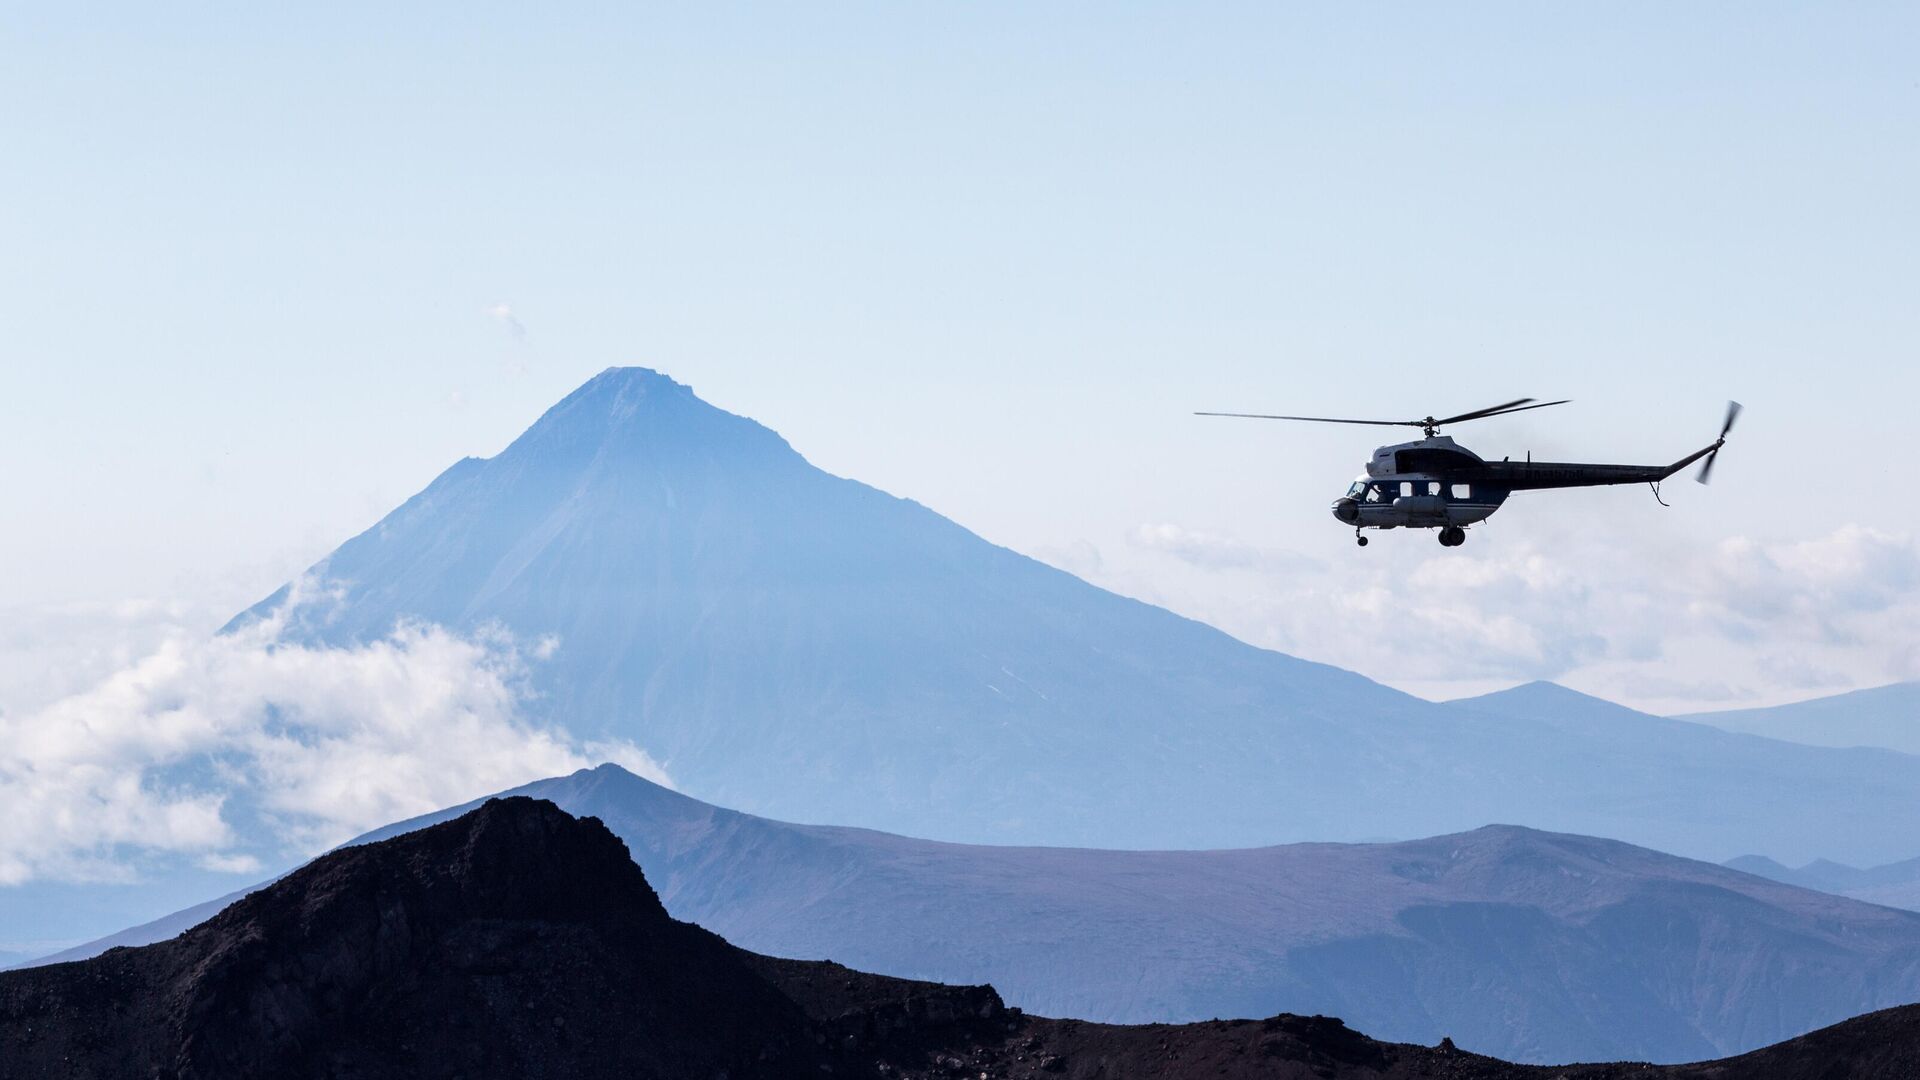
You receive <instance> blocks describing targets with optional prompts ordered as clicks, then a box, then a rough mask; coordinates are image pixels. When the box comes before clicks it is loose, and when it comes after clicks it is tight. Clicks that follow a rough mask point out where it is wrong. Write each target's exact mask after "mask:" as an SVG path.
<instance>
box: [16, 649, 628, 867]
mask: <svg viewBox="0 0 1920 1080" xmlns="http://www.w3.org/2000/svg"><path fill="white" fill-rule="evenodd" d="M284 618H285V613H284V612H283V613H282V614H281V615H280V616H277V617H275V618H272V619H267V620H262V621H261V622H258V623H256V624H254V625H253V626H250V627H247V628H246V629H244V630H242V631H240V632H237V633H234V634H230V635H225V636H220V637H211V638H209V637H204V636H193V635H188V634H174V635H172V636H170V637H168V638H167V639H166V640H165V641H164V642H163V643H162V644H161V645H160V646H159V647H158V648H157V649H155V650H154V651H152V652H151V653H150V654H148V655H147V656H145V657H144V658H142V659H140V660H138V661H137V662H135V663H132V664H130V665H128V666H127V667H125V668H123V669H121V670H120V671H118V672H115V673H114V674H112V675H111V676H109V677H107V678H105V679H104V680H103V681H101V682H100V683H99V684H98V685H96V686H94V687H92V688H91V689H88V690H85V691H83V692H80V693H76V694H72V695H70V696H68V697H65V698H62V699H60V700H57V701H55V702H53V703H51V704H48V705H46V706H44V707H42V708H39V709H37V710H34V711H32V712H26V713H20V714H17V715H9V716H5V717H0V805H4V806H5V807H6V811H7V812H6V815H5V817H4V818H3V819H0V884H8V883H18V882H22V881H26V880H29V879H33V878H58V879H67V880H103V879H124V878H126V877H127V876H129V874H130V873H131V870H130V866H131V865H133V863H134V862H135V861H137V860H138V859H139V858H140V857H144V856H152V855H155V854H170V855H180V856H186V857H190V858H192V859H194V860H195V861H196V862H197V863H198V864H200V865H202V866H206V867H209V868H214V869H222V870H228V871H231V872H239V871H240V870H241V869H243V868H245V867H246V866H247V865H248V860H257V859H258V855H256V854H254V853H253V852H251V851H247V850H243V849H244V848H245V847H247V846H248V844H249V842H252V841H256V840H257V838H258V833H259V831H260V827H261V826H265V827H266V828H267V829H268V830H269V831H271V832H272V833H273V834H274V835H277V836H278V837H280V838H281V839H282V840H283V841H284V842H285V843H286V844H287V847H285V848H283V849H278V850H275V851H274V853H273V854H275V855H276V856H281V855H288V854H290V855H305V854H311V853H313V852H315V851H317V850H320V849H322V848H324V847H326V846H329V845H331V844H334V843H338V842H339V841H341V840H344V839H347V838H349V837H351V836H352V835H354V834H356V833H358V832H361V831H364V830H366V829H368V828H371V827H374V826H377V825H381V824H384V823H387V822H390V821H394V820H398V819H401V818H405V817H409V816H412V815H415V814H420V813H425V812H427V811H430V810H434V809H438V808H440V807H443V806H448V805H453V804H456V803H459V802H462V801H465V800H468V799H472V798H475V797H478V796H480V795H484V794H487V793H489V792H493V791H497V790H500V789H503V788H507V787H512V786H515V785H517V784H521V783H525V782H527V781H529V780H534V779H538V778H540V777H545V776H552V775H556V774H561V773H567V772H571V771H573V770H575V769H579V768H582V767H585V766H588V765H592V764H596V763H598V762H601V761H608V760H611V761H615V762H618V763H619V764H621V765H623V766H625V767H627V768H629V769H631V770H633V771H634V772H636V773H639V774H641V775H644V776H649V777H651V778H652V779H655V780H658V781H661V782H665V781H666V777H665V775H664V774H663V773H662V771H661V770H660V768H659V767H658V766H657V765H656V764H655V763H654V762H653V761H652V760H651V759H650V758H648V757H647V755H646V754H645V753H644V752H643V751H641V750H640V749H639V748H638V747H636V746H634V745H632V744H630V743H626V742H616V743H595V744H582V743H580V742H578V741H576V740H574V739H572V738H570V737H569V736H568V735H566V734H565V733H564V732H562V731H560V730H558V729H555V728H552V727H548V726H544V725H540V724H536V723H533V722H530V721H529V720H527V719H526V718H525V717H524V715H523V712H524V710H523V706H524V704H525V703H526V697H527V690H526V674H527V665H528V664H529V663H530V662H535V661H537V659H538V658H539V657H540V656H542V655H548V654H550V653H551V650H552V648H553V647H554V646H553V643H552V642H550V641H544V640H543V641H541V642H537V643H534V645H533V647H532V649H531V650H522V648H521V647H520V646H519V644H518V643H517V642H516V641H514V639H513V638H511V637H510V636H508V635H507V634H505V633H504V632H494V633H484V634H479V635H475V636H471V637H463V636H461V635H457V634H454V633H451V632H449V631H447V630H445V629H442V628H439V627H434V626H424V625H403V626H401V627H399V628H398V629H396V630H395V632H394V633H393V634H392V635H391V636H390V637H387V638H385V639H383V640H380V641H375V642H370V643H367V644H364V645H360V646H355V647H351V648H329V647H309V646H302V645H294V644H288V643H285V642H282V641H280V640H279V637H278V635H279V631H280V629H281V627H282V625H283V620H284Z"/></svg>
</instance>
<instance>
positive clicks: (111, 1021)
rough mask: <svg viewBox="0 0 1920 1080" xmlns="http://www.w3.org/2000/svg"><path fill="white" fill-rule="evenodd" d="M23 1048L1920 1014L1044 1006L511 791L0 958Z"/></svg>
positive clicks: (621, 1043) (1074, 1075)
mask: <svg viewBox="0 0 1920 1080" xmlns="http://www.w3.org/2000/svg"><path fill="white" fill-rule="evenodd" d="M576 779H578V778H576ZM602 779H605V778H602ZM614 779H616V780H618V781H619V782H621V783H630V782H632V780H631V778H624V779H622V778H617V777H616V778H614ZM842 833H843V834H844V831H842ZM1560 839H1562V838H1553V840H1554V841H1555V842H1558V841H1559V840H1560ZM1591 844H1592V842H1585V844H1584V846H1586V847H1587V848H1588V850H1587V852H1586V854H1587V855H1588V856H1589V857H1591V856H1592V855H1593V854H1594V851H1593V850H1592V849H1591ZM1607 847H1610V848H1614V849H1618V848H1620V845H1607ZM1629 850H1630V849H1629ZM1616 854H1618V852H1616ZM643 861H644V860H643ZM1526 861H1527V860H1522V861H1521V862H1522V865H1520V866H1515V867H1513V869H1518V870H1524V863H1525V862H1526ZM1426 865H1431V864H1430V863H1429V864H1426ZM1709 869H1710V868H1709ZM1719 873H1720V874H1722V875H1727V876H1738V875H1732V874H1731V872H1728V871H1719ZM812 884H813V882H809V881H805V880H801V881H796V882H794V883H793V887H794V888H795V890H796V893H797V894H799V893H802V892H804V891H805V890H807V889H809V888H810V887H811V885H812ZM1775 888H1780V887H1775ZM1601 891H1604V886H1602V887H1601ZM798 898H800V897H799V896H798V895H796V899H798ZM936 927H937V921H932V920H930V921H929V923H928V926H927V929H928V930H929V932H937V929H936ZM1457 929H1459V930H1464V931H1466V932H1468V933H1474V932H1479V933H1486V932H1498V931H1499V929H1500V927H1499V926H1498V925H1497V924H1495V923H1486V922H1478V923H1475V922H1469V923H1465V924H1461V925H1460V926H1459V927H1457ZM1675 929H1678V928H1675ZM1748 959H1749V960H1757V959H1761V958H1751V957H1750V958H1748ZM1687 960H1688V957H1684V956H1680V957H1676V961H1677V962H1678V963H1679V964H1684V963H1686V962H1687ZM1774 973H1775V974H1778V973H1779V969H1775V972H1774ZM1620 1019H1621V1020H1622V1022H1632V1019H1633V1018H1630V1017H1622V1018H1620ZM0 1048H4V1050H5V1056H4V1057H3V1058H0V1076H3V1077H7V1078H13V1077H42V1076H49V1077H50V1076H60V1077H92V1078H99V1080H118V1078H127V1080H147V1078H151V1077H156V1076H158V1077H175V1078H178V1080H202V1078H205V1080H211V1078H214V1077H230V1076H274V1077H291V1078H315V1080H318V1078H321V1077H341V1076H353V1077H357V1078H360V1080H403V1078H404V1080H416V1078H420V1077H457V1076H514V1077H524V1078H527V1080H548V1078H552V1080H561V1078H565V1080H614V1078H619V1080H632V1078H643V1080H713V1078H716V1077H729V1078H734V1080H788V1078H792V1077H799V1076H834V1077H843V1078H849V1080H883V1078H884V1080H934V1078H942V1080H952V1078H956V1077H961V1076H966V1077H973V1076H996V1077H1005V1078H1009V1080H1041V1078H1055V1077H1063V1078H1066V1080H1095V1078H1099V1080H1135V1078H1139V1080H1144V1078H1147V1077H1159V1078H1168V1077H1197V1076H1207V1077H1217V1078H1222V1080H1254V1078H1256V1077H1258V1078H1265V1080H1275V1078H1278V1080H1306V1078H1309V1077H1312V1078H1316V1080H1392V1078H1401V1080H1441V1078H1445V1080H1523V1078H1525V1080H1544V1078H1545V1077H1547V1076H1552V1077H1555V1078H1557V1080H1626V1078H1628V1077H1632V1078H1635V1080H1654V1078H1672V1080H1815V1078H1818V1080H1894V1078H1903V1080H1904V1078H1906V1077H1911V1076H1913V1075H1915V1073H1916V1072H1920V1007H1908V1008H1905V1009H1897V1010H1891V1011H1886V1012H1881V1013H1878V1014H1875V1015H1870V1016H1864V1017H1861V1018H1859V1019H1856V1020H1851V1021H1848V1022H1846V1023H1844V1024H1840V1025H1837V1026H1835V1027H1831V1028H1828V1029H1825V1030H1822V1031H1820V1032H1817V1033H1814V1034H1812V1035H1809V1036H1806V1037H1804V1038H1801V1039H1796V1040H1793V1041H1791V1042H1787V1043H1784V1044H1781V1045H1778V1046H1773V1047H1769V1048H1766V1049H1763V1050H1759V1051H1756V1052H1754V1053H1752V1054H1750V1055H1747V1056H1745V1057H1741V1058H1735V1059H1732V1060H1728V1061H1721V1062H1711V1063H1706V1064H1702V1065H1691V1066H1689V1065H1682V1066H1670V1067H1667V1068H1657V1067H1650V1066H1646V1065H1636V1064H1618V1065H1584V1066H1565V1067H1557V1068H1554V1069H1552V1070H1550V1071H1549V1070H1542V1069H1538V1068H1529V1067H1525V1066H1516V1065H1509V1064H1506V1063H1504V1062H1501V1061H1498V1060H1495V1059H1492V1058H1487V1057H1482V1056H1479V1055H1476V1054H1471V1053H1466V1052H1462V1051H1461V1050H1459V1049H1457V1048H1456V1047H1455V1046H1454V1045H1453V1043H1452V1042H1451V1041H1450V1040H1447V1041H1441V1042H1440V1043H1439V1044H1438V1045H1435V1046H1431V1047H1425V1046H1411V1045H1404V1044H1394V1043H1390V1042H1381V1041H1378V1040H1376V1039H1374V1038H1369V1037H1368V1036H1366V1035H1362V1034H1360V1033H1359V1032H1357V1031H1354V1030H1353V1029H1351V1028H1349V1027H1347V1026H1346V1025H1345V1024H1343V1023H1342V1022H1341V1021H1339V1020H1336V1019H1331V1018H1328V1017H1322V1016H1314V1017H1304V1016H1294V1015H1278V1016H1273V1017H1270V1018H1268V1019H1265V1020H1226V1021H1220V1020H1214V1021H1208V1022H1203V1023H1195V1024H1188V1025H1164V1024H1158V1025H1145V1026H1133V1027H1110V1026H1107V1025H1102V1024H1090V1023H1083V1022H1080V1021H1077V1020H1053V1019H1046V1018H1042V1017H1037V1016H1031V1015H1027V1014H1024V1013H1022V1012H1021V1011H1019V1010H1016V1009H1008V1008H1007V1007H1006V1006H1005V1004H1004V1003H1003V1002H1002V1000H1001V998H1000V997H999V995H998V994H996V993H995V992H994V990H993V989H992V988H991V987H986V986H942V985H937V984H931V983H926V982H913V981H906V980H901V979H894V978H887V977H883V976H875V975H868V974H863V973H861V972H859V971H854V970H850V969H848V968H846V967H843V966H841V965H838V964H833V963H826V962H820V961H798V960H778V959H773V958H769V957H765V956H759V955H755V954H753V953H750V952H746V951H744V950H742V949H739V948H737V947H735V946H733V945H730V944H729V943H728V942H726V941H724V940H722V939H721V938H719V937H717V936H715V935H713V934H711V933H708V932H707V931H704V930H701V929H699V928H698V927H694V926H690V925H687V924H685V923H680V922H675V921H674V920H673V919H671V918H669V917H668V914H667V911H666V910H665V909H664V908H663V906H662V904H661V902H660V899H659V897H658V896H657V895H656V893H655V892H654V890H653V889H652V888H651V887H650V886H649V883H648V880H647V878H646V877H645V876H644V875H643V873H642V871H641V870H640V869H639V868H638V867H636V866H635V865H634V862H633V860H632V859H631V858H629V856H628V852H627V851H626V850H625V849H624V848H623V847H622V845H621V843H620V841H619V840H618V839H617V838H616V837H615V836H614V835H613V834H611V833H610V832H609V831H608V829H607V828H606V827H605V826H604V825H603V824H602V823H601V822H599V821H597V820H594V819H592V818H588V819H585V820H579V819H575V818H573V817H569V816H568V815H566V814H565V813H562V812H561V811H560V810H559V809H557V808H556V807H554V806H553V805H552V804H551V803H546V802H542V801H538V800H534V799H526V798H510V799H501V800H494V801H490V802H487V803H486V804H484V805H482V806H479V807H477V808H475V809H473V810H472V811H470V812H468V813H466V814H464V815H462V816H460V817H458V818H456V819H453V820H449V821H446V822H443V823H440V824H437V825H434V826H432V827H429V828H423V829H420V830H417V831H412V832H409V833H407V834H405V835H402V836H399V837H396V838H393V839H388V840H385V841H381V842H378V843H370V844H366V845H362V846H356V847H351V848H348V849H345V850H342V851H338V852H335V853H333V854H331V855H327V856H323V857H322V858H320V859H318V860H316V861H315V862H314V863H312V864H311V865H309V866H307V867H305V868H303V869H301V870H299V871H296V872H295V873H293V874H291V875H289V876H288V877H287V878H286V879H284V880H282V881H280V882H278V883H276V884H274V885H272V886H269V887H268V888H265V889H263V890H261V891H259V892H257V893H254V894H253V895H251V896H249V897H247V898H246V899H244V900H242V901H240V902H238V903H236V904H234V905H233V906H232V907H230V908H228V909H227V910H226V911H224V912H222V913H221V914H220V915H219V916H217V917H215V918H214V919H212V920H210V921H208V922H207V923H205V924H204V925H201V926H199V927H197V928H195V929H194V930H192V931H190V932H188V933H186V934H184V935H182V936H180V937H178V938H175V939H173V940H171V941H167V942H163V943H159V944H154V945H149V946H145V947H142V948H134V949H121V950H117V951H115V952H112V953H109V954H106V955H103V956H100V957H96V958H94V959H91V960H86V961H81V962H77V963H72V964H60V965H55V966H51V967H41V968H34V969H29V970H26V971H15V972H4V973H0Z"/></svg>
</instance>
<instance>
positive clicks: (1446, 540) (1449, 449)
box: [1194, 398, 1740, 547]
mask: <svg viewBox="0 0 1920 1080" xmlns="http://www.w3.org/2000/svg"><path fill="white" fill-rule="evenodd" d="M1566 403H1567V402H1566V401H1565V400H1562V401H1540V402H1536V401H1535V400H1534V399H1533V398H1520V399H1519V400H1517V401H1509V402H1507V403H1506V404H1504V405H1495V406H1492V407H1491V408H1486V409H1475V410H1474V411H1472V412H1464V413H1461V414H1459V415H1458V416H1448V417H1443V418H1440V419H1435V418H1433V417H1431V416H1429V417H1426V418H1425V419H1422V420H1344V419H1338V418H1335V417H1331V416H1270V415H1268V414H1266V413H1223V412H1202V413H1195V414H1194V415H1196V416H1239V417H1245V418H1247V419H1251V420H1307V421H1311V422H1313V423H1318V424H1368V425H1372V426H1375V427H1417V428H1419V429H1421V431H1422V432H1423V433H1424V435H1425V437H1424V438H1421V439H1418V440H1416V441H1414V442H1405V443H1396V444H1394V445H1392V446H1382V447H1380V448H1379V449H1377V450H1375V451H1374V452H1373V458H1372V460H1370V461H1368V462H1367V471H1366V474H1365V475H1363V476H1361V477H1360V478H1358V479H1356V480H1355V481H1354V482H1353V486H1352V487H1349V488H1348V489H1347V493H1346V494H1345V495H1342V496H1341V497H1340V498H1338V499H1335V500H1334V502H1333V516H1334V517H1336V518H1338V519H1340V521H1342V522H1343V523H1345V524H1348V525H1351V526H1353V535H1354V538H1355V539H1356V540H1357V541H1358V542H1359V544H1360V546H1361V547H1365V546H1366V544H1367V538H1366V536H1365V535H1364V534H1363V533H1362V532H1361V531H1360V530H1362V529H1439V530H1440V543H1441V545H1442V546H1444V547H1459V546H1460V545H1461V544H1464V543H1466V541H1467V530H1466V527H1467V526H1468V525H1472V524H1473V523H1475V522H1478V521H1485V520H1486V519H1487V518H1489V517H1492V516H1493V512H1494V511H1495V510H1498V509H1500V505H1501V504H1502V503H1504V502H1506V501H1507V496H1509V495H1511V494H1513V493H1514V492H1516V491H1539V490H1542V489H1545V488H1569V487H1597V486H1599V485H1602V484H1649V485H1652V487H1653V494H1654V497H1655V498H1659V496H1660V481H1662V480H1665V479H1666V478H1667V477H1669V476H1672V475H1673V474H1674V473H1677V472H1679V471H1680V470H1681V469H1684V468H1686V467H1687V466H1689V465H1691V464H1693V463H1694V462H1696V461H1699V460H1700V459H1701V458H1705V459H1706V461H1705V462H1704V463H1703V464H1702V465H1701V466H1700V475H1699V476H1698V477H1697V479H1698V480H1699V481H1700V482H1701V483H1703V484H1704V483H1706V482H1707V480H1708V478H1709V477H1711V476H1712V475H1713V462H1714V459H1715V458H1718V457H1719V456H1720V447H1722V446H1723V445H1725V444H1726V441H1727V432H1729V431H1732V430H1733V422H1734V420H1736V419H1738V418H1739V416H1740V403H1739V402H1737V401H1729V402H1727V419H1726V421H1725V422H1724V423H1722V424H1721V425H1720V437H1719V438H1717V439H1715V440H1714V441H1713V443H1712V444H1711V445H1709V446H1705V447H1702V448H1700V449H1699V450H1695V451H1694V452H1693V453H1691V454H1688V455H1687V456H1686V457H1683V458H1681V459H1680V460H1679V461H1676V462H1674V463H1673V464H1671V465H1589V464H1582V463H1577V462H1561V461H1534V460H1532V458H1531V457H1529V458H1528V460H1526V461H1511V460H1507V459H1502V460H1500V461H1487V460H1486V459H1484V458H1482V457H1481V456H1480V455H1478V454H1476V453H1474V452H1473V451H1471V450H1469V449H1467V448H1466V447H1464V446H1461V445H1460V444H1459V443H1456V442H1454V441H1453V440H1452V439H1451V438H1449V437H1448V436H1445V435H1442V434H1440V428H1441V427H1442V426H1444V425H1447V424H1458V423H1463V422H1465V421H1468V420H1483V419H1485V418H1487V417H1489V416H1505V415H1507V414H1508V413H1517V412H1526V411H1527V410H1528V409H1544V408H1546V407H1547V406H1549V405H1565V404H1566Z"/></svg>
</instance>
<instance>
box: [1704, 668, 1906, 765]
mask: <svg viewBox="0 0 1920 1080" xmlns="http://www.w3.org/2000/svg"><path fill="white" fill-rule="evenodd" d="M1678 719H1681V720H1692V721H1695V722H1697V723H1702V724H1711V725H1713V726H1714V727H1717V728H1724V729H1725V730H1727V731H1740V732H1745V733H1747V734H1750V735H1765V736H1767V737H1768V738H1771V739H1784V740H1786V741H1788V742H1797V743H1806V744H1808V745H1810V746H1881V747H1886V748H1887V749H1890V750H1899V751H1902V752H1903V753H1908V754H1920V682H1902V683H1894V684H1892V685H1890V686H1876V687H1874V688H1872V689H1870V690H1854V691H1851V692H1849V693H1845V694H1834V695H1833V696H1831V697H1823V698H1814V699H1812V700H1811V701H1796V702H1793V703H1791V704H1787V705H1775V706H1772V707H1770V708H1764V709H1732V710H1728V711H1725V712H1703V713H1691V714H1688V715H1686V716H1682V717H1678Z"/></svg>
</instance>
